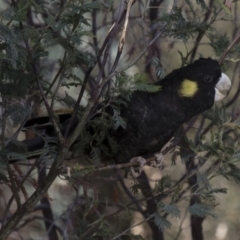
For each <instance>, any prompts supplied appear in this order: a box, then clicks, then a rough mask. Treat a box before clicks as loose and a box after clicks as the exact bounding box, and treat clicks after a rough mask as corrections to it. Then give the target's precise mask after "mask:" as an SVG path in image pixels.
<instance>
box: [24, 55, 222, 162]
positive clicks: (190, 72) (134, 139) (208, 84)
mask: <svg viewBox="0 0 240 240" xmlns="http://www.w3.org/2000/svg"><path fill="white" fill-rule="evenodd" d="M221 74H222V72H221V68H220V66H219V64H218V62H217V61H215V60H212V59H210V58H208V59H203V58H200V59H199V60H197V61H195V62H194V63H192V64H189V65H188V66H186V67H182V68H180V69H177V70H174V71H173V72H172V73H170V74H169V75H167V76H166V77H165V78H164V79H163V80H160V81H158V82H156V83H154V84H155V85H158V86H160V90H159V91H158V92H155V93H149V92H141V91H135V92H133V94H132V97H131V99H130V101H129V102H127V104H126V105H125V104H122V105H120V115H121V117H122V118H123V119H124V120H125V121H126V128H125V129H124V128H123V127H118V128H117V129H113V128H112V129H110V130H109V131H108V136H110V137H111V138H113V139H115V141H116V143H117V144H118V150H116V151H115V152H113V153H112V156H113V158H114V159H115V160H116V161H117V162H126V161H129V160H130V159H131V158H133V157H135V156H143V157H146V156H150V155H151V154H154V153H156V152H159V151H160V150H161V148H162V147H163V146H164V145H165V144H166V143H167V142H168V141H169V140H170V139H171V138H172V137H173V135H174V133H175V132H176V131H177V129H178V128H179V126H181V124H183V123H184V122H187V121H189V120H190V119H191V118H192V117H193V116H195V115H197V114H199V113H202V112H203V111H206V110H208V109H210V108H211V107H212V106H213V104H214V98H215V87H216V84H217V83H218V81H219V79H220V78H221ZM106 111H107V112H111V110H109V109H108V108H107V110H106ZM69 117H70V116H69ZM97 117H98V116H97ZM62 118H63V119H62V120H61V119H60V121H59V122H60V124H61V125H62V131H63V132H64V129H65V128H66V126H67V125H68V121H69V119H67V118H68V116H65V117H62ZM42 120H44V121H45V122H47V121H48V119H47V118H42V119H41V120H37V119H33V120H30V121H29V122H28V123H27V126H29V125H34V124H39V123H40V122H42ZM76 124H77V121H76V119H75V122H74V124H73V129H74V126H76ZM87 127H88V126H87ZM37 128H41V129H42V128H43V129H44V128H45V127H44V126H40V127H39V126H38V127H37ZM86 131H90V132H91V131H92V129H87V130H86ZM45 134H47V135H54V131H53V128H52V127H51V126H47V128H46V131H45ZM36 138H38V140H37V139H35V140H26V141H24V143H25V144H26V145H27V148H28V150H29V151H33V150H36V149H39V148H41V147H43V144H44V142H43V140H42V141H41V140H40V138H39V137H36ZM34 141H36V144H34ZM80 141H81V137H80V138H79V139H78V143H79V142H80ZM78 143H76V146H77V144H78ZM103 143H104V144H106V145H108V143H107V141H103ZM109 149H110V148H109ZM104 151H105V152H104ZM104 151H102V156H103V157H104V156H105V157H106V154H105V153H106V149H105V150H104Z"/></svg>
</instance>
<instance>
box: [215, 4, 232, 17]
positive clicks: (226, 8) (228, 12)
mask: <svg viewBox="0 0 240 240" xmlns="http://www.w3.org/2000/svg"><path fill="white" fill-rule="evenodd" d="M215 2H217V3H218V4H219V5H220V7H221V8H222V9H223V10H224V11H225V12H226V13H227V14H229V15H231V16H232V13H231V10H230V9H229V8H228V7H227V6H226V5H225V4H224V3H223V2H222V1H221V0H215Z"/></svg>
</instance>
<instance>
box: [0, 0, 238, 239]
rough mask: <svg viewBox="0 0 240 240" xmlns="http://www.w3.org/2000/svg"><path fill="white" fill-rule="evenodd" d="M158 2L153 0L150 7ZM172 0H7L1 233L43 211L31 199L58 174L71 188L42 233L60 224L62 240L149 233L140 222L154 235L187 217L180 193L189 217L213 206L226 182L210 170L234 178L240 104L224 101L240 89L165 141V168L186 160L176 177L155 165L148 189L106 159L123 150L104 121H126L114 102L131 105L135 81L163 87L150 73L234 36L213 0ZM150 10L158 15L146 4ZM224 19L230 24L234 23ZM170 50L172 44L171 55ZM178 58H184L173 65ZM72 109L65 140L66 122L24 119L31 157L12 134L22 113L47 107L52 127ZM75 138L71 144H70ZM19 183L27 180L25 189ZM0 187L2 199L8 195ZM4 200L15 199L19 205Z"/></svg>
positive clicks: (1, 74) (1, 34)
mask: <svg viewBox="0 0 240 240" xmlns="http://www.w3.org/2000/svg"><path fill="white" fill-rule="evenodd" d="M128 2H129V1H128ZM156 2H159V3H158V4H159V5H152V4H156ZM173 2H174V3H173V5H170V4H169V3H168V4H169V5H168V7H169V8H165V7H161V6H162V5H161V4H162V1H150V3H149V4H150V5H149V6H148V5H146V6H143V4H142V2H141V1H133V6H131V5H127V4H126V1H94V0H93V1H90V0H89V1H88V0H69V1H41V0H39V1H25V0H19V1H11V3H10V1H6V3H5V5H4V6H5V8H2V9H1V12H0V94H1V103H0V107H1V110H0V111H1V118H0V126H1V139H0V142H1V151H0V159H1V161H0V166H1V171H0V180H1V183H2V184H5V186H8V187H9V189H10V190H11V195H12V197H11V198H10V200H9V204H6V205H4V207H3V209H5V210H4V211H5V212H4V213H3V214H2V215H1V219H2V220H1V221H3V222H2V224H3V225H4V226H3V227H2V229H1V230H0V239H6V238H7V236H8V235H9V234H11V233H12V232H13V231H18V230H19V228H22V227H26V226H25V225H27V224H28V222H26V223H24V224H23V225H19V224H20V221H21V219H22V218H23V217H24V219H31V216H30V214H29V213H30V210H31V211H32V209H34V210H36V209H41V210H42V211H43V215H44V209H43V207H42V205H40V204H38V205H37V203H38V201H40V200H41V199H42V200H41V201H43V199H45V200H46V199H47V200H49V199H50V197H49V196H47V194H46V191H47V190H48V188H49V187H50V185H51V184H52V183H53V181H54V180H55V178H56V177H57V176H61V177H62V175H64V177H65V178H64V180H65V181H68V182H69V185H70V186H71V187H72V189H74V197H73V198H72V200H71V202H69V203H68V206H67V207H66V209H65V210H64V212H63V213H61V214H59V216H58V217H59V219H60V220H61V221H55V220H54V219H49V222H51V223H52V225H51V227H49V228H47V229H46V231H45V232H47V234H49V235H50V233H51V234H54V233H53V232H54V231H57V230H56V229H55V224H56V225H58V231H60V230H61V231H60V232H59V233H60V234H59V235H61V236H62V238H63V239H145V236H146V235H147V234H148V233H147V230H146V232H144V234H145V235H135V234H133V232H132V228H133V227H135V226H138V225H141V226H142V224H148V226H149V228H150V230H151V233H149V235H150V234H152V235H154V234H159V235H161V234H162V232H165V231H167V229H168V228H170V229H172V228H173V224H172V223H173V222H174V221H175V220H176V218H177V219H181V221H182V222H183V220H184V218H186V216H184V214H183V212H184V211H182V209H183V207H182V205H184V204H186V202H187V204H188V203H189V206H187V207H186V206H185V205H184V206H185V209H187V211H188V213H190V214H191V215H192V216H195V217H198V218H202V219H204V218H208V217H209V216H212V217H215V216H217V215H218V210H217V209H215V207H216V206H217V204H218V198H217V197H216V196H218V195H219V194H226V193H227V192H228V191H227V188H225V187H219V186H214V184H213V182H214V179H216V178H217V179H218V178H219V179H220V178H225V179H227V180H229V181H231V180H232V179H233V180H234V181H235V182H236V183H239V181H240V167H239V160H240V149H239V143H238V139H239V136H240V131H239V130H240V122H239V120H238V116H239V108H238V106H237V104H236V106H235V107H234V108H233V107H232V105H233V104H234V103H235V102H236V101H237V99H238V98H237V97H238V94H239V91H238V93H237V94H236V95H235V96H233V97H232V98H229V101H228V102H226V104H225V106H221V107H215V108H213V109H211V110H209V111H207V112H205V113H203V114H202V115H201V116H199V118H198V121H197V123H198V124H197V129H194V128H193V129H191V130H190V131H188V133H187V134H186V133H184V135H185V136H184V138H182V139H181V140H182V141H177V144H178V145H179V148H178V147H177V146H176V145H177V144H175V145H174V143H176V139H178V137H179V136H181V135H182V133H183V131H184V128H183V130H181V129H180V130H179V132H178V133H177V134H176V136H175V138H174V139H173V141H172V142H171V144H172V145H173V148H171V149H170V150H171V151H169V153H170V155H171V156H172V159H173V162H172V163H173V164H172V166H171V167H170V168H173V169H174V171H176V172H180V171H179V170H178V167H176V166H174V165H175V164H176V162H177V161H178V159H179V158H181V160H182V165H185V166H186V169H187V170H186V173H185V174H183V175H182V176H181V177H179V178H178V174H174V173H168V174H165V173H164V170H163V171H162V173H163V174H162V178H161V179H160V180H158V181H155V185H154V187H153V189H152V188H150V187H149V186H148V181H147V180H148V179H145V182H141V181H137V180H136V179H133V178H130V175H129V174H128V172H129V171H128V170H129V169H128V168H127V167H125V166H123V167H124V168H125V172H124V173H123V171H121V172H120V170H119V169H118V167H116V168H114V167H113V166H116V164H114V163H113V165H111V166H110V169H112V170H110V171H109V169H108V168H107V167H106V166H105V165H106V160H108V159H111V157H112V154H113V153H115V152H117V151H118V150H119V149H118V147H117V146H118V145H117V143H116V140H115V139H113V138H111V137H110V136H109V131H111V130H112V129H117V128H119V127H120V128H123V129H124V128H126V122H125V119H124V118H123V117H121V114H120V111H119V107H120V106H121V105H127V104H128V101H129V99H131V95H132V93H133V91H144V92H147V93H149V94H152V93H155V92H158V91H161V88H160V87H159V86H157V85H154V84H153V81H154V79H158V80H160V79H162V78H163V77H164V75H165V72H170V71H171V70H172V69H174V68H176V67H179V66H181V65H182V66H183V65H185V64H187V63H189V62H191V61H193V59H195V58H198V57H199V56H202V55H205V53H203V52H202V47H203V45H207V47H208V48H207V49H208V50H207V51H209V53H208V55H209V57H213V58H214V57H215V58H217V57H220V56H221V55H222V54H223V52H225V51H227V49H228V48H229V46H230V45H231V42H232V37H231V36H229V33H228V32H225V31H221V29H220V28H219V26H218V25H217V24H218V21H220V20H224V21H228V20H232V18H233V17H234V16H233V15H231V14H229V13H231V12H229V11H230V9H229V8H228V7H227V6H226V5H225V4H223V3H222V2H221V1H210V3H209V5H208V3H207V2H206V1H204V0H197V1H194V0H187V1H183V2H184V3H183V4H182V5H181V4H179V3H177V1H173ZM220 2H221V3H220ZM136 6H137V7H136ZM135 7H136V9H138V11H136V9H135ZM235 7H237V5H235ZM127 9H128V10H129V13H130V15H129V16H128V15H127V13H128V11H127ZM152 9H154V10H155V11H157V14H156V15H154V14H152V15H151V14H150V13H151V10H152ZM168 9H171V10H169V11H168ZM235 17H236V16H235ZM235 20H236V19H235ZM124 23H125V25H124ZM224 23H225V22H224ZM124 26H127V29H126V32H125V31H124ZM232 27H234V32H235V33H236V32H238V26H237V24H235V25H234V26H232ZM206 39H207V40H206ZM164 43H167V45H164ZM117 44H119V45H118V47H116V45H117ZM180 44H182V45H181V47H180ZM121 46H123V49H122V48H121ZM166 46H167V47H166ZM200 47H201V50H199V48H200ZM165 48H166V49H165ZM209 49H211V50H209ZM198 50H199V51H198ZM171 51H173V52H175V54H174V58H173V59H170V55H171ZM229 55H230V57H228V58H226V60H227V61H225V62H224V68H225V69H228V68H230V67H231V66H233V65H234V64H235V70H234V71H235V72H236V69H238V67H239V60H238V59H239V45H235V46H234V47H232V48H231V51H229ZM176 59H178V60H180V61H179V62H178V63H177V64H176V63H175V62H174V61H176ZM143 66H145V68H144V67H143ZM148 66H150V67H148ZM134 67H135V68H137V71H134ZM136 72H137V73H136ZM235 72H234V74H235ZM234 74H233V75H234ZM149 83H151V84H149ZM70 91H73V92H74V91H76V92H77V94H75V96H74V94H73V93H72V92H70ZM79 105H81V106H79ZM55 106H58V109H55ZM46 109H47V110H46ZM69 112H71V113H72V112H74V114H76V115H77V117H78V119H79V121H80V124H79V126H80V127H79V129H80V130H79V131H78V129H77V128H75V129H74V131H73V134H72V135H71V136H70V137H69V136H68V135H67V134H66V135H67V137H68V138H67V139H64V138H63V141H61V134H60V133H61V131H62V133H65V132H64V131H65V129H60V130H59V132H60V133H59V135H58V134H56V136H55V137H52V138H51V137H48V136H47V134H46V133H45V132H43V131H42V129H41V128H40V127H39V128H38V127H36V128H35V129H31V128H28V129H27V130H28V131H30V132H31V131H34V134H36V135H38V136H41V138H42V139H44V150H43V151H42V152H41V154H40V156H39V155H38V158H37V160H36V161H33V162H30V161H28V153H27V151H26V146H25V145H23V144H21V143H20V142H19V141H18V140H17V135H18V134H19V132H20V131H21V130H26V128H24V124H25V122H26V120H27V119H29V118H34V117H36V116H38V115H41V116H42V115H46V114H48V115H50V122H47V123H46V125H47V126H48V125H49V124H50V125H53V126H54V127H55V130H56V132H57V126H58V125H57V123H58V122H59V121H60V118H61V115H62V116H64V114H66V113H69ZM59 113H60V116H58V114H59ZM93 116H99V117H98V118H93ZM186 125H188V123H186ZM65 127H66V128H68V126H65ZM70 127H71V126H69V128H70ZM81 127H82V128H81ZM13 128H15V129H13ZM77 131H78V132H77ZM28 133H29V132H28ZM63 135H64V134H63ZM59 136H60V137H59ZM62 137H65V136H62ZM71 137H72V138H74V141H73V142H74V143H73V144H72V142H71V144H69V142H70V141H71V140H72V138H71ZM29 140H30V141H31V139H29ZM53 145H54V146H56V147H54V148H53V147H52V146H53ZM86 153H87V154H86ZM34 154H36V153H34ZM34 156H35V155H34ZM72 158H74V159H75V160H76V159H77V160H76V161H77V163H76V162H75V165H74V166H72V167H70V168H71V171H72V172H71V171H70V172H68V170H69V168H68V167H64V166H63V164H62V162H63V160H64V159H68V160H69V159H72ZM103 159H104V160H105V161H103ZM9 161H19V162H20V163H22V164H27V165H30V167H29V168H27V167H26V166H24V165H23V166H21V167H20V166H19V165H18V164H14V165H12V164H9ZM195 161H196V162H197V164H195ZM69 162H71V161H69ZM111 163H112V162H111ZM109 164H110V163H109ZM69 165H71V164H69ZM49 167H50V170H49V172H47V171H46V168H49ZM23 169H24V170H23ZM101 170H102V171H101ZM44 171H45V176H43V178H41V174H42V172H44ZM36 172H38V173H39V175H38V182H37V180H36V179H35V177H36V176H35V173H36ZM126 177H127V179H128V180H129V178H130V179H131V180H130V181H131V182H130V184H129V183H127V184H126V183H125V181H124V180H123V179H124V178H126ZM27 183H28V184H29V183H30V184H31V187H33V189H31V190H29V191H27V190H26V188H27V186H28V185H27ZM147 187H149V188H148V189H147V190H146V189H145V188H147ZM2 189H4V188H1V190H0V195H1V197H3V196H4V195H6V196H7V194H5V193H4V191H3V190H2ZM31 191H32V192H31ZM28 192H31V193H28ZM28 194H29V196H28ZM20 198H21V200H20ZM12 202H15V203H16V204H17V210H16V213H15V214H12V212H14V211H15V208H14V210H12V208H11V205H12ZM49 205H50V204H49ZM52 205H54V203H53V204H52ZM49 209H50V210H51V207H49ZM152 209H154V210H152ZM50 210H49V211H50ZM135 212H139V213H141V215H142V216H143V221H141V222H137V223H135V222H134V221H135V219H134V214H133V213H135ZM10 213H11V218H9V217H8V216H10V215H9V214H10ZM33 213H34V211H33ZM33 213H31V214H33ZM170 216H171V217H170ZM44 218H45V219H46V216H45V215H44ZM44 218H43V219H41V220H42V221H45V220H44ZM56 219H57V217H56ZM45 223H47V221H45ZM46 225H47V224H46ZM155 226H157V229H158V232H157V233H156V232H154V231H156V228H155ZM200 228H201V226H200ZM59 229H60V230H59ZM179 229H180V228H179ZM45 232H44V234H43V236H45V235H46V233H45ZM19 234H20V231H19ZM174 234H175V232H173V233H172V235H174ZM159 235H158V236H159ZM25 237H26V236H25ZM178 237H179V236H178V235H176V238H175V239H178ZM23 238H24V237H23ZM26 238H27V237H26ZM193 238H194V237H193ZM49 239H50V237H49ZM159 239H160V238H159ZM162 239H163V235H162Z"/></svg>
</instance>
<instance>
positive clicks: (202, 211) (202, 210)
mask: <svg viewBox="0 0 240 240" xmlns="http://www.w3.org/2000/svg"><path fill="white" fill-rule="evenodd" d="M189 212H190V214H192V215H194V216H197V217H202V218H204V217H207V216H212V217H213V218H216V215H215V214H214V213H213V208H212V207H210V206H208V205H206V204H200V203H195V204H193V205H192V206H190V207H189Z"/></svg>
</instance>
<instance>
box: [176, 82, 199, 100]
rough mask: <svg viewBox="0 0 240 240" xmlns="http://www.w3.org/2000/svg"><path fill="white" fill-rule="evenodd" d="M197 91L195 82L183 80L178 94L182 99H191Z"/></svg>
mask: <svg viewBox="0 0 240 240" xmlns="http://www.w3.org/2000/svg"><path fill="white" fill-rule="evenodd" d="M197 91H198V85H197V82H195V81H191V80H189V79H184V80H183V82H182V83H181V86H180V89H179V94H180V96H182V97H193V96H194V95H195V93H196V92H197Z"/></svg>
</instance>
